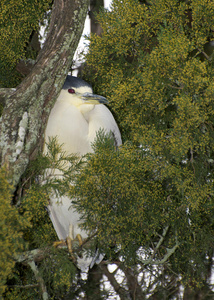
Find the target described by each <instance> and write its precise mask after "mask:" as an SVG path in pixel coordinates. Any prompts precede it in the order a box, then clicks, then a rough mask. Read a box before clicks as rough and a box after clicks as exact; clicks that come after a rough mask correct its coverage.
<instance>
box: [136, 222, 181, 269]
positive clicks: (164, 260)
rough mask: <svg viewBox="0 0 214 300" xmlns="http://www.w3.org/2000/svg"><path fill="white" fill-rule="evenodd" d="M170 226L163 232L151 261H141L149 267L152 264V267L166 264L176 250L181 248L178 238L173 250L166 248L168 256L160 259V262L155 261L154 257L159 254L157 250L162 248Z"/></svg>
mask: <svg viewBox="0 0 214 300" xmlns="http://www.w3.org/2000/svg"><path fill="white" fill-rule="evenodd" d="M168 229H169V226H166V227H165V228H164V230H163V234H162V236H161V238H160V240H159V242H158V243H157V246H156V247H155V250H154V253H153V254H152V255H151V257H150V258H149V259H140V258H139V260H140V261H141V262H142V263H143V264H144V265H148V264H152V265H162V264H164V263H165V262H166V261H167V259H168V258H169V257H170V256H171V255H172V254H173V253H174V252H175V250H176V249H177V248H178V246H179V242H178V240H177V237H176V242H175V246H174V247H172V248H170V249H169V248H166V254H165V255H164V257H163V258H162V259H158V260H154V256H155V254H156V252H157V250H158V249H159V248H160V246H161V244H162V243H163V241H164V238H165V236H166V234H167V232H168Z"/></svg>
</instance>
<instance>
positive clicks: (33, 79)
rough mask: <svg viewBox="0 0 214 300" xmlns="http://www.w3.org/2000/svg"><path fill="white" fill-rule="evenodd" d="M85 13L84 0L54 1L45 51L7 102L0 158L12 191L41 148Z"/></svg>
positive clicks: (0, 143) (0, 128)
mask: <svg viewBox="0 0 214 300" xmlns="http://www.w3.org/2000/svg"><path fill="white" fill-rule="evenodd" d="M87 9H88V1H85V0H73V1H70V0H55V2H54V4H53V9H52V16H51V22H50V28H49V33H48V36H47V39H46V42H45V44H44V47H43V48H42V49H41V51H40V52H39V55H38V57H37V60H36V63H35V65H34V67H33V69H32V71H31V72H30V74H29V75H28V76H27V77H26V78H25V79H24V80H23V82H22V83H21V84H20V85H19V86H18V87H17V88H16V90H15V91H13V93H12V95H11V96H10V97H8V98H7V99H6V104H5V107H4V110H3V114H2V119H1V122H0V131H1V133H0V158H1V165H4V166H6V168H7V170H8V174H9V177H10V180H11V183H12V184H13V186H14V188H15V186H16V185H17V184H18V182H19V180H20V178H21V176H22V174H23V173H24V171H25V170H26V168H27V165H28V163H29V160H30V159H32V158H34V157H35V155H36V154H37V153H38V150H39V149H41V148H42V145H43V133H44V129H45V127H46V122H47V119H48V116H49V113H50V110H51V108H52V107H53V105H54V102H55V100H56V98H57V96H58V94H59V92H60V90H61V87H62V85H63V82H64V80H65V77H66V75H67V73H68V70H69V67H70V66H71V63H72V58H73V55H74V52H75V50H76V47H77V45H78V42H79V39H80V37H81V34H82V31H83V27H84V20H85V17H86V13H87ZM0 94H1V93H0ZM2 102H3V101H2Z"/></svg>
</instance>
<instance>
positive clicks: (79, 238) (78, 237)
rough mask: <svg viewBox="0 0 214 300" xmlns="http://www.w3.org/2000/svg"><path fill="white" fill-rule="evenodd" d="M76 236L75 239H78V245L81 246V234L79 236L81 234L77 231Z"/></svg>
mask: <svg viewBox="0 0 214 300" xmlns="http://www.w3.org/2000/svg"><path fill="white" fill-rule="evenodd" d="M76 238H77V239H78V241H79V245H80V246H82V244H83V240H82V236H81V234H79V233H78V234H77V235H76Z"/></svg>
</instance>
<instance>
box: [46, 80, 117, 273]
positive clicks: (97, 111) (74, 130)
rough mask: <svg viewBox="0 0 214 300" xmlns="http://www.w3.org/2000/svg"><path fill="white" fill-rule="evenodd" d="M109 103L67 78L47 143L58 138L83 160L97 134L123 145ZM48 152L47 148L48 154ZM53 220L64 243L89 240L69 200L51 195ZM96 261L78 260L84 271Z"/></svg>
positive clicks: (53, 112)
mask: <svg viewBox="0 0 214 300" xmlns="http://www.w3.org/2000/svg"><path fill="white" fill-rule="evenodd" d="M105 103H108V101H107V99H106V98H104V97H102V96H99V95H95V94H93V91H92V87H91V86H90V84H88V83H87V82H85V81H84V80H82V79H80V78H77V77H73V76H67V78H66V81H65V83H64V85H63V88H62V90H61V92H60V95H59V97H58V99H57V101H56V103H55V105H54V107H53V109H52V110H51V113H50V116H49V119H48V123H47V127H46V131H45V142H46V143H47V142H48V141H49V138H51V137H57V142H58V143H59V144H63V150H64V151H65V152H66V153H67V154H68V155H70V154H77V155H78V156H82V155H84V154H86V153H89V152H93V149H92V143H93V142H94V140H95V138H96V135H97V132H98V131H99V130H103V131H104V132H106V133H112V136H113V138H114V139H115V144H116V145H117V146H119V145H121V143H122V141H121V136H120V131H119V129H118V126H117V124H116V122H115V119H114V117H113V115H112V114H111V112H110V111H109V109H108V108H107V107H106V106H105V105H104V104H105ZM46 151H47V148H46V147H45V150H44V152H46ZM48 208H49V212H50V218H51V221H52V223H53V226H54V229H55V231H56V233H57V235H58V238H59V239H60V240H65V239H66V238H67V237H70V238H71V239H75V238H76V236H79V235H80V236H81V237H82V239H85V238H87V237H88V234H87V232H86V231H84V230H82V229H81V228H79V224H80V223H81V221H80V217H81V216H80V214H79V213H78V212H77V211H76V210H75V209H74V208H73V207H72V200H71V199H69V198H68V197H67V196H63V197H60V199H59V198H58V197H57V196H56V195H55V194H53V195H50V205H49V207H48ZM93 261H94V258H93V257H91V258H86V257H85V256H83V258H78V260H77V264H78V267H79V268H80V269H82V270H84V269H86V268H87V267H88V266H90V265H91V264H92V262H93Z"/></svg>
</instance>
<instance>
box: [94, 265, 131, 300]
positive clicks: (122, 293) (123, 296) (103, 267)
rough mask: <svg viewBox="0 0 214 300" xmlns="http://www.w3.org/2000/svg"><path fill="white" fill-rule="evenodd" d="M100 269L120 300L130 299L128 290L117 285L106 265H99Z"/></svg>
mask: <svg viewBox="0 0 214 300" xmlns="http://www.w3.org/2000/svg"><path fill="white" fill-rule="evenodd" d="M99 267H100V269H101V270H102V271H103V274H104V275H105V276H106V277H107V278H108V280H109V282H110V284H111V285H112V287H113V288H114V290H115V292H116V293H118V295H119V297H120V299H121V300H127V299H130V297H129V295H128V292H127V291H126V290H125V289H124V288H123V287H121V286H120V285H119V283H118V282H117V280H116V279H115V278H114V275H113V274H112V273H110V272H109V270H108V267H107V266H106V265H105V264H100V265H99Z"/></svg>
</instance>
